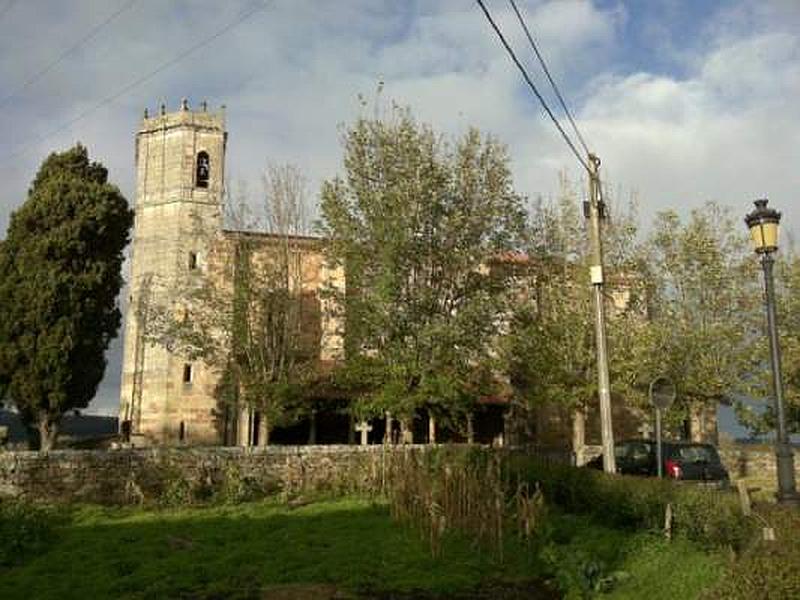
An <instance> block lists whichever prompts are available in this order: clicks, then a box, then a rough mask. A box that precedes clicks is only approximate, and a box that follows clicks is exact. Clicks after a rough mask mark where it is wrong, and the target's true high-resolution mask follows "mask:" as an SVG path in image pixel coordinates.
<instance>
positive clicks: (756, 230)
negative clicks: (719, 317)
mask: <svg viewBox="0 0 800 600" xmlns="http://www.w3.org/2000/svg"><path fill="white" fill-rule="evenodd" d="M767 202H768V201H767V199H766V198H764V199H761V200H756V201H755V205H756V207H755V209H754V210H753V212H751V213H750V214H749V215H747V216H746V217H745V220H744V221H745V223H746V224H747V227H748V229H749V230H750V238H751V239H752V241H753V246H754V248H755V251H756V254H758V255H759V256H761V267H762V268H763V269H764V292H765V294H764V300H765V305H766V309H767V329H768V334H769V356H770V362H771V365H772V389H773V392H774V393H773V397H774V401H775V416H776V417H777V420H778V426H777V433H776V436H775V456H776V460H777V467H778V469H777V470H778V494H777V498H778V502H780V503H782V504H800V496H798V495H797V489H796V487H795V476H794V453H793V452H792V448H791V446H790V445H789V437H788V435H787V433H786V415H785V414H784V409H783V380H782V378H781V348H780V345H779V344H778V326H777V322H776V317H775V284H774V281H773V276H772V267H773V265H774V263H775V259H774V258H773V257H772V254H773V253H774V252H775V251H777V250H778V225H779V223H780V220H781V213H779V212H778V211H777V210H775V209H772V208H767Z"/></svg>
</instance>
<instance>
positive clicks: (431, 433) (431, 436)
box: [428, 412, 436, 444]
mask: <svg viewBox="0 0 800 600" xmlns="http://www.w3.org/2000/svg"><path fill="white" fill-rule="evenodd" d="M428 443H429V444H435V443H436V417H434V416H433V415H432V414H431V413H430V412H429V413H428Z"/></svg>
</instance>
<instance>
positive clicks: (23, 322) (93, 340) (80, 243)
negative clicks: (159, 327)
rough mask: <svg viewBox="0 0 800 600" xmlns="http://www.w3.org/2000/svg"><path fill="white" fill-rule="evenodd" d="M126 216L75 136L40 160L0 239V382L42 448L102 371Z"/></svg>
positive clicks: (116, 315)
mask: <svg viewBox="0 0 800 600" xmlns="http://www.w3.org/2000/svg"><path fill="white" fill-rule="evenodd" d="M132 223H133V211H132V210H130V208H129V207H128V203H127V201H126V200H125V198H124V197H123V196H122V194H121V193H120V191H119V189H118V188H117V187H116V186H114V185H113V184H111V183H109V182H108V172H107V170H106V169H105V167H103V165H102V164H100V163H98V162H93V161H90V159H89V156H88V152H87V150H86V148H84V147H83V146H81V145H77V146H75V147H73V148H71V149H69V150H67V151H65V152H61V153H53V154H51V155H50V156H49V157H48V158H47V159H46V160H45V161H44V162H43V163H42V165H41V167H40V168H39V172H38V173H37V174H36V177H35V179H34V181H33V184H32V185H31V187H30V189H29V191H28V199H27V201H26V202H25V203H24V204H23V205H22V206H21V207H20V208H19V209H18V210H17V211H15V212H14V213H13V214H12V216H11V221H10V224H9V227H8V233H7V236H6V239H5V240H3V241H2V242H1V243H0V306H2V307H3V310H2V311H1V312H0V381H2V382H3V383H2V384H0V388H2V387H6V388H7V392H6V393H7V395H8V398H10V400H11V402H13V404H14V405H15V406H16V407H17V409H18V410H19V412H20V415H21V416H22V418H23V420H24V421H25V422H26V423H27V424H28V425H29V426H30V427H34V426H35V427H36V429H37V430H38V434H39V438H40V443H41V447H42V448H43V449H48V448H50V447H52V445H53V443H54V442H55V438H56V435H57V431H58V423H59V420H60V418H61V415H62V414H63V413H64V412H65V411H67V410H70V409H73V408H83V407H86V406H87V405H88V403H89V402H90V401H91V399H92V398H93V397H94V394H95V392H96V390H97V386H98V384H99V383H100V380H101V379H102V377H103V373H104V371H105V367H106V360H105V356H104V354H105V351H106V349H107V348H108V344H109V342H110V341H111V339H112V338H113V337H114V336H116V334H117V331H118V329H119V326H120V322H121V313H120V310H119V307H118V306H117V296H118V294H119V291H120V288H121V287H122V283H123V281H122V275H121V268H122V262H123V250H124V248H125V246H126V245H127V243H128V239H129V231H130V228H131V225H132Z"/></svg>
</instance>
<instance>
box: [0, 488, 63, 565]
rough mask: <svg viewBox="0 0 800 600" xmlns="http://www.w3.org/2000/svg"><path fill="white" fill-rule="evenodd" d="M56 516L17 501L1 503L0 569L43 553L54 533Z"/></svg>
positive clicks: (2, 501) (48, 511) (0, 501)
mask: <svg viewBox="0 0 800 600" xmlns="http://www.w3.org/2000/svg"><path fill="white" fill-rule="evenodd" d="M56 520H57V519H56V514H55V513H54V512H53V511H52V510H51V509H47V508H43V507H39V506H35V505H32V504H26V503H23V502H18V501H10V500H0V568H2V567H9V566H13V565H16V564H19V563H20V562H22V561H23V560H24V559H25V558H26V557H27V556H29V555H31V554H33V553H36V552H40V551H42V550H43V549H44V548H45V547H46V546H47V543H48V542H49V541H50V538H51V537H52V534H53V529H54V526H55V523H56Z"/></svg>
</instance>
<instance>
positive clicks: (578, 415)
mask: <svg viewBox="0 0 800 600" xmlns="http://www.w3.org/2000/svg"><path fill="white" fill-rule="evenodd" d="M572 453H573V454H574V455H575V466H577V467H581V466H583V465H584V464H585V462H586V413H585V412H584V411H583V409H582V408H576V409H575V410H573V411H572Z"/></svg>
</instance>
